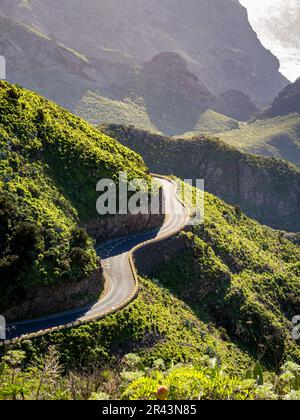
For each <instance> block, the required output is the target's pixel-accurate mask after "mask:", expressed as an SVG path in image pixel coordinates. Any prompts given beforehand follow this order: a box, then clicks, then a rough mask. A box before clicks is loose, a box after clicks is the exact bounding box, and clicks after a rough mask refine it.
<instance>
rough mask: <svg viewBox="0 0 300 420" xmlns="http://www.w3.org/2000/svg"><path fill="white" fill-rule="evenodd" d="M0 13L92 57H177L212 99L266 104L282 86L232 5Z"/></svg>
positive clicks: (192, 2) (9, 0) (206, 0)
mask: <svg viewBox="0 0 300 420" xmlns="http://www.w3.org/2000/svg"><path fill="white" fill-rule="evenodd" d="M0 10H1V11H2V13H4V14H6V15H7V16H10V17H13V18H15V19H18V20H20V21H22V22H25V23H26V24H28V25H31V26H32V27H36V28H39V29H40V30H41V31H43V32H44V33H46V34H47V35H49V36H50V37H51V38H53V39H55V40H58V41H60V42H62V43H63V44H64V45H66V46H68V47H71V48H73V49H75V50H76V51H80V52H81V53H83V54H85V55H87V56H91V57H96V58H100V57H101V58H109V59H112V60H116V59H117V60H119V61H123V62H131V63H135V64H136V63H142V62H144V61H149V60H150V59H152V57H153V56H154V55H156V54H158V53H160V52H165V51H172V52H177V53H179V54H181V55H182V56H183V57H184V58H185V59H186V60H187V61H188V64H189V68H190V69H191V70H192V71H194V72H195V73H196V75H197V76H198V77H199V79H200V80H201V81H202V82H204V84H205V85H206V86H207V87H208V89H209V90H210V91H211V92H212V93H214V94H218V93H222V92H223V91H226V90H228V89H237V90H240V91H242V92H244V93H246V94H248V95H249V96H250V98H251V99H252V100H254V101H256V102H259V103H261V102H263V103H266V102H269V101H271V100H272V99H273V98H274V96H275V95H276V94H277V93H278V92H279V91H280V90H281V89H282V87H283V86H284V85H285V84H286V82H287V81H286V79H285V78H284V77H283V76H282V75H281V74H280V73H279V71H278V69H279V61H278V60H277V59H276V58H275V57H274V56H273V55H272V54H271V53H270V52H269V51H267V50H266V49H264V48H263V47H262V45H261V43H260V41H259V40H258V38H257V36H256V34H255V33H254V31H253V29H252V28H251V26H250V24H249V21H248V17H247V13H246V9H245V8H243V7H242V6H241V5H240V3H239V2H238V1H237V0H226V1H221V0H188V2H184V4H183V3H182V1H180V0H153V1H151V2H149V1H148V0H138V1H137V0H126V1H123V2H122V7H120V3H119V0H87V1H85V2H84V3H83V2H82V1H81V0H64V1H61V0H60V1H58V0H26V1H22V2H20V1H19V0H2V1H1V5H0Z"/></svg>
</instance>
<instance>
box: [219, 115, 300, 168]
mask: <svg viewBox="0 0 300 420" xmlns="http://www.w3.org/2000/svg"><path fill="white" fill-rule="evenodd" d="M217 136H218V137H219V138H220V139H221V140H223V141H225V142H226V143H228V144H229V145H232V146H234V147H237V148H239V149H241V150H244V151H246V152H248V153H257V154H261V155H263V156H267V157H276V158H282V159H285V160H287V161H290V162H292V163H294V164H296V165H298V166H300V115H299V114H289V115H285V116H278V117H274V118H264V119H258V120H256V121H253V122H251V123H248V124H242V125H240V127H239V128H238V129H234V130H232V131H230V132H228V131H226V132H222V133H218V134H217Z"/></svg>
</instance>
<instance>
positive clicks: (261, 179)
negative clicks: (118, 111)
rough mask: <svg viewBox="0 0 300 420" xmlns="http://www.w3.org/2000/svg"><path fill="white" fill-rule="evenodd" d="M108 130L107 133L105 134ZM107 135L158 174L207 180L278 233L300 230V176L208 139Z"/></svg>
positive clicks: (119, 129)
mask: <svg viewBox="0 0 300 420" xmlns="http://www.w3.org/2000/svg"><path fill="white" fill-rule="evenodd" d="M101 129H102V130H103V129H104V128H103V127H102V128H101ZM106 131H107V133H109V134H110V135H113V136H114V137H115V138H117V139H118V140H119V141H120V142H121V143H122V144H124V145H126V146H128V147H130V148H131V149H133V150H135V151H136V152H138V153H139V154H141V155H142V156H143V158H144V159H145V162H146V164H147V165H148V166H149V168H150V169H151V170H152V171H153V172H155V173H162V174H170V175H171V174H173V175H176V176H178V177H180V178H182V179H198V178H200V179H203V178H204V179H205V189H206V190H207V191H208V192H210V193H212V194H214V195H216V196H218V197H220V198H222V199H224V200H225V201H226V202H229V203H232V204H234V205H239V206H241V208H242V209H243V210H244V211H245V212H246V213H247V214H248V215H250V216H251V217H254V218H256V219H257V220H259V221H260V222H261V223H264V224H267V225H269V226H271V227H274V228H278V229H285V230H290V231H299V230H300V217H299V214H300V171H299V170H298V169H297V168H296V167H294V166H292V165H289V164H288V163H286V162H284V161H281V160H277V159H266V158H263V157H258V156H254V155H248V154H245V153H242V152H239V151H238V150H237V149H234V148H231V147H229V146H226V145H225V143H222V142H220V141H218V140H211V139H207V138H205V137H202V138H198V139H195V140H180V139H179V140H174V139H170V138H167V137H163V136H158V135H154V134H150V133H148V132H145V131H144V132H143V131H139V130H135V129H133V128H130V127H123V126H116V125H110V126H107V127H106Z"/></svg>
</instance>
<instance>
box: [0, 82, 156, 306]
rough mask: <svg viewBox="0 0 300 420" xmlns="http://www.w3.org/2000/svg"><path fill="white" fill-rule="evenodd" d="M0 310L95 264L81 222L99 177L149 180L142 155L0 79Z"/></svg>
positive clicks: (90, 211)
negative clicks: (122, 175)
mask: <svg viewBox="0 0 300 420" xmlns="http://www.w3.org/2000/svg"><path fill="white" fill-rule="evenodd" d="M0 83H1V84H0V229H1V230H0V233H1V236H0V310H1V313H5V309H6V308H7V307H9V306H11V305H12V304H13V302H18V301H21V300H22V299H23V298H24V296H25V295H26V292H27V291H28V290H30V289H31V288H32V287H34V286H40V285H55V284H58V283H62V282H65V281H74V282H75V281H77V280H82V279H83V278H87V277H89V276H90V275H91V274H92V273H93V272H94V271H95V269H97V268H98V258H97V256H96V253H95V250H94V243H93V241H92V239H91V238H90V237H89V236H88V235H87V234H86V233H85V231H84V230H83V229H82V226H83V225H84V223H85V222H87V221H89V220H92V219H93V218H96V216H97V214H96V209H95V203H96V198H97V196H96V184H97V182H98V181H99V179H101V178H112V179H115V180H118V175H119V171H122V170H124V171H127V173H128V177H129V179H132V178H135V177H142V178H145V179H147V180H149V179H150V178H149V176H148V170H147V168H146V167H145V165H144V163H143V161H142V159H141V158H140V157H139V156H138V155H137V154H135V153H134V152H132V151H130V150H129V149H127V148H125V147H123V146H121V145H120V144H119V143H117V142H116V141H115V140H113V139H112V138H109V137H107V136H105V135H104V134H101V133H100V132H99V131H98V130H95V129H93V128H92V127H91V126H90V125H88V124H87V123H85V122H84V121H83V120H81V119H80V118H77V117H75V116H73V115H71V114H70V113H69V112H67V111H65V110H63V109H62V108H60V107H58V106H57V105H55V104H54V103H52V102H49V101H47V100H45V99H44V98H42V97H41V96H39V95H37V94H34V93H32V92H29V91H27V90H25V89H22V88H20V87H18V86H13V85H11V84H9V83H7V82H3V81H1V82H0Z"/></svg>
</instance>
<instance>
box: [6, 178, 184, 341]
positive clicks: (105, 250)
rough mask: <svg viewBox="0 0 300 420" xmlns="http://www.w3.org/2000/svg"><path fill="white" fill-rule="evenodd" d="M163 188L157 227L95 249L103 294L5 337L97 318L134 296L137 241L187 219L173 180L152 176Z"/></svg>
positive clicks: (166, 232)
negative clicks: (103, 281)
mask: <svg viewBox="0 0 300 420" xmlns="http://www.w3.org/2000/svg"><path fill="white" fill-rule="evenodd" d="M155 179H156V180H157V181H158V182H159V183H160V184H161V185H162V189H163V196H164V203H165V207H166V218H165V222H164V224H163V225H162V226H161V228H158V229H157V230H155V231H151V232H144V233H139V234H136V235H130V236H127V237H122V238H117V239H114V240H110V241H107V242H105V243H104V244H102V245H100V246H99V247H98V248H96V250H97V253H98V255H99V256H100V257H101V264H102V268H103V271H104V275H105V279H106V285H105V293H104V294H103V295H102V296H101V298H100V300H99V301H98V302H97V303H95V304H94V305H89V306H86V307H84V308H78V309H74V310H70V311H66V312H62V313H59V314H55V315H51V316H46V317H42V318H38V319H34V320H28V321H22V322H18V323H15V324H9V325H8V326H7V339H15V338H19V337H21V336H23V335H26V334H32V333H37V332H39V331H43V330H49V329H52V328H55V327H59V326H66V325H67V324H71V323H74V322H76V321H79V322H88V321H92V320H95V319H99V318H101V316H104V315H106V314H109V313H113V312H115V311H117V310H118V309H120V308H122V307H124V306H126V304H128V303H129V302H130V301H131V300H132V299H133V297H134V296H135V295H136V289H137V283H136V278H135V275H134V272H133V271H134V270H132V265H131V261H130V258H131V252H132V250H134V249H135V248H136V247H137V246H138V245H139V244H144V243H145V242H148V241H156V240H159V239H162V238H164V237H168V236H171V235H172V234H175V233H177V232H178V231H179V230H180V229H181V228H183V226H184V225H185V224H186V223H187V221H188V218H189V216H188V211H187V209H186V208H185V207H184V206H183V204H182V203H181V202H180V200H179V198H178V196H177V188H176V185H175V183H174V182H172V181H170V180H168V179H164V178H155Z"/></svg>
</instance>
